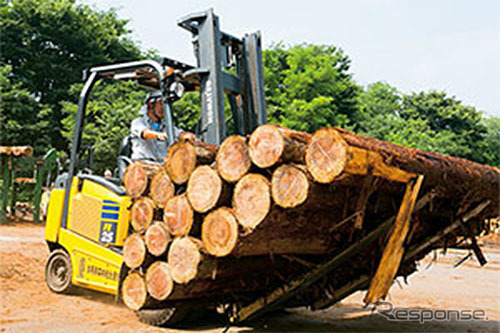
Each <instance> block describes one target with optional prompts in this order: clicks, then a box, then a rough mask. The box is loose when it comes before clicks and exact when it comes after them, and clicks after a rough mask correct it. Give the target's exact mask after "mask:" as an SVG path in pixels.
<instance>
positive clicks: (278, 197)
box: [271, 164, 309, 208]
mask: <svg viewBox="0 0 500 333" xmlns="http://www.w3.org/2000/svg"><path fill="white" fill-rule="evenodd" d="M308 191H309V181H308V180H307V176H306V174H305V173H304V172H303V171H302V170H300V169H299V168H297V167H294V166H293V165H286V164H285V165H281V166H280V167H279V168H277V169H276V170H275V171H274V172H273V178H272V182H271V195H272V197H273V200H274V202H276V204H277V205H278V206H280V207H283V208H292V207H296V206H298V205H300V204H302V203H303V202H304V201H305V200H306V199H307V193H308Z"/></svg>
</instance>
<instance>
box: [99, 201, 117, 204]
mask: <svg viewBox="0 0 500 333" xmlns="http://www.w3.org/2000/svg"><path fill="white" fill-rule="evenodd" d="M102 202H104V203H105V204H113V205H118V202H116V201H111V200H103V201H102Z"/></svg>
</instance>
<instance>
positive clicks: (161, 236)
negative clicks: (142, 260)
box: [144, 222, 171, 257]
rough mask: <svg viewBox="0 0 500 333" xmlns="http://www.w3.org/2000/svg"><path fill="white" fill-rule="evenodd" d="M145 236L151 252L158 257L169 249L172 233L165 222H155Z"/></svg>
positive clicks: (147, 246)
mask: <svg viewBox="0 0 500 333" xmlns="http://www.w3.org/2000/svg"><path fill="white" fill-rule="evenodd" d="M144 238H145V243H146V248H147V249H148V251H149V253H151V254H152V255H154V256H157V257H158V256H161V255H162V254H164V253H165V252H166V251H167V247H168V244H169V243H170V241H171V238H170V235H169V233H168V231H167V228H166V227H165V226H164V224H163V222H155V223H154V224H153V225H152V226H150V227H149V228H148V230H147V231H146V235H145V236H144Z"/></svg>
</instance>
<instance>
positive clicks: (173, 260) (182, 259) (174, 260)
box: [168, 237, 201, 283]
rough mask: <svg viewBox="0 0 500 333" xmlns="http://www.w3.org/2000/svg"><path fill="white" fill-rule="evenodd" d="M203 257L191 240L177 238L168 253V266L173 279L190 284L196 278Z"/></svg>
mask: <svg viewBox="0 0 500 333" xmlns="http://www.w3.org/2000/svg"><path fill="white" fill-rule="evenodd" d="M200 260H201V255H200V251H199V250H198V246H196V244H194V243H193V242H192V241H191V240H190V239H189V238H187V237H183V238H176V239H174V241H173V242H172V245H170V249H169V251H168V266H169V267H170V272H171V274H172V279H173V280H174V281H175V282H177V283H188V282H189V281H191V280H193V279H194V278H195V277H196V274H197V272H198V264H199V263H200Z"/></svg>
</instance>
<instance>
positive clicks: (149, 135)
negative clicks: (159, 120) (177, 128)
mask: <svg viewBox="0 0 500 333" xmlns="http://www.w3.org/2000/svg"><path fill="white" fill-rule="evenodd" d="M130 132H132V135H133V136H135V137H138V138H141V139H145V140H154V139H157V140H161V141H165V140H166V139H167V135H166V134H165V133H162V132H157V131H153V130H150V129H149V128H147V126H146V124H144V121H143V119H142V118H137V119H134V120H133V121H132V125H131V126H130Z"/></svg>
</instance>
